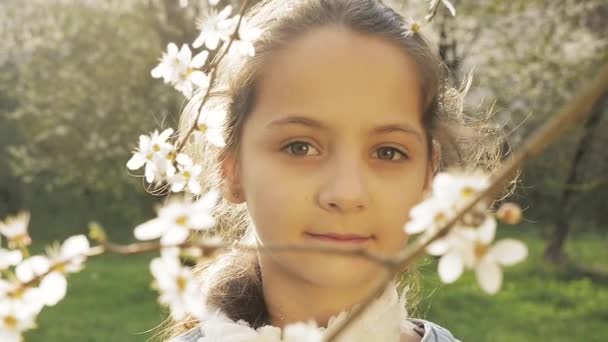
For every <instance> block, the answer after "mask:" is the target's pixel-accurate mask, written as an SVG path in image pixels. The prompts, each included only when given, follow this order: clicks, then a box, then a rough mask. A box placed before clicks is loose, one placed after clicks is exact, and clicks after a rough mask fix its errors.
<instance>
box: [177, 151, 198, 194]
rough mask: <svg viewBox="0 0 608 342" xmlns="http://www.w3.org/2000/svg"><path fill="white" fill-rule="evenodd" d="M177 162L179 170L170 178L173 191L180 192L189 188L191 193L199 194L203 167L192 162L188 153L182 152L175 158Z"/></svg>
mask: <svg viewBox="0 0 608 342" xmlns="http://www.w3.org/2000/svg"><path fill="white" fill-rule="evenodd" d="M175 161H176V162H177V172H176V173H175V175H173V176H172V177H171V179H170V181H171V191H173V192H179V191H182V190H184V189H187V190H188V191H190V192H191V193H193V194H195V195H198V194H200V192H201V184H200V181H199V177H200V175H201V172H202V171H203V167H202V166H201V165H198V164H194V163H192V159H190V157H188V155H186V154H183V153H180V154H178V155H177V157H176V158H175Z"/></svg>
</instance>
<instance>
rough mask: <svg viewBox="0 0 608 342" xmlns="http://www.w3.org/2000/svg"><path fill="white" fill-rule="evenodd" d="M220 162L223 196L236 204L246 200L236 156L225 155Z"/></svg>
mask: <svg viewBox="0 0 608 342" xmlns="http://www.w3.org/2000/svg"><path fill="white" fill-rule="evenodd" d="M220 164H221V169H222V185H221V190H222V197H224V199H226V200H227V201H229V202H232V203H234V204H238V203H243V202H245V194H244V192H243V189H242V186H241V180H240V175H239V172H238V171H239V168H238V163H237V160H236V158H235V157H234V156H233V155H227V156H224V158H222V160H221V161H220Z"/></svg>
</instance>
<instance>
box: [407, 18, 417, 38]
mask: <svg viewBox="0 0 608 342" xmlns="http://www.w3.org/2000/svg"><path fill="white" fill-rule="evenodd" d="M403 28H404V29H405V32H404V34H403V35H404V36H406V37H411V36H413V35H414V34H416V33H418V32H420V28H422V24H421V23H420V22H419V21H417V20H414V19H413V18H410V19H408V20H406V22H405V24H404V25H403Z"/></svg>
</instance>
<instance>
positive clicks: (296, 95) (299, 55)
mask: <svg viewBox="0 0 608 342" xmlns="http://www.w3.org/2000/svg"><path fill="white" fill-rule="evenodd" d="M257 91H258V93H257V95H258V96H257V99H256V104H255V106H254V108H253V111H252V112H251V113H250V114H249V116H248V118H247V120H246V122H245V124H244V127H243V130H242V136H241V145H240V146H241V147H240V151H239V155H238V157H237V158H236V159H235V158H228V159H227V160H226V161H225V162H224V165H223V166H224V172H225V174H226V176H227V180H228V182H229V184H231V185H232V186H233V189H234V188H237V189H238V190H239V191H240V193H241V194H242V195H241V198H242V199H243V200H244V201H246V202H247V206H248V209H249V213H250V215H251V218H252V220H253V223H254V225H255V229H256V233H257V237H258V240H259V242H260V243H262V244H300V245H309V246H331V247H336V248H347V249H348V248H365V249H367V250H369V251H371V252H375V253H380V254H384V255H391V254H394V253H395V252H396V251H398V250H399V249H400V248H402V247H403V246H404V245H405V243H406V242H407V236H406V235H405V233H404V231H403V226H404V224H405V223H406V221H407V219H408V212H409V210H410V208H412V206H414V205H415V204H416V203H418V202H419V201H420V200H421V199H422V197H423V192H424V190H425V189H426V185H427V184H428V181H429V178H430V177H431V175H432V172H431V167H430V163H429V162H428V151H427V144H426V135H425V133H424V130H423V127H422V124H421V115H422V114H421V113H422V104H421V90H420V85H419V82H418V79H417V76H416V68H415V65H414V62H413V61H412V60H411V59H410V58H409V57H408V56H406V55H405V54H404V53H403V51H402V50H400V48H399V47H397V46H396V45H394V44H393V43H390V42H388V41H384V40H382V39H381V38H378V37H370V36H365V35H360V34H357V33H352V32H349V31H347V30H346V29H340V28H337V27H326V28H320V29H317V30H315V31H312V32H309V33H307V34H305V35H304V36H302V37H300V38H299V39H297V40H295V41H294V42H291V43H290V44H289V46H288V47H287V48H286V49H284V50H282V51H280V52H279V53H276V54H275V55H273V57H272V60H270V61H269V62H268V63H267V64H266V67H265V69H264V72H263V77H262V78H261V80H260V81H259V83H258V88H257ZM260 261H261V265H262V268H263V272H264V268H266V269H267V270H273V272H275V271H276V272H284V273H285V274H290V275H294V274H296V275H297V277H300V278H302V280H305V281H307V282H309V283H313V284H316V285H319V286H327V287H336V286H338V287H344V286H348V287H350V286H361V285H362V284H364V283H368V282H369V280H370V279H371V278H372V277H377V276H378V275H379V274H380V273H378V272H380V269H378V268H377V267H375V266H374V265H373V264H372V263H370V262H368V261H365V260H363V259H361V258H347V257H342V256H335V255H324V254H311V253H301V252H289V253H287V252H283V253H280V254H276V255H274V256H270V255H267V254H265V253H261V255H260ZM294 271H295V273H294Z"/></svg>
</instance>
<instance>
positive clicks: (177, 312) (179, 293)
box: [150, 255, 205, 320]
mask: <svg viewBox="0 0 608 342" xmlns="http://www.w3.org/2000/svg"><path fill="white" fill-rule="evenodd" d="M150 271H151V272H152V275H153V276H154V279H155V287H156V288H157V289H158V291H159V292H160V298H159V302H160V303H161V304H164V305H167V306H168V307H169V308H170V310H171V313H172V315H173V318H174V319H176V320H181V319H184V318H185V317H186V316H187V315H188V314H191V315H193V316H195V317H197V318H202V317H203V315H204V314H205V307H204V299H203V296H202V291H201V287H200V284H199V283H198V282H197V281H196V280H195V277H194V275H193V274H192V271H191V270H190V268H188V267H185V266H182V265H181V263H180V262H179V259H178V258H177V257H172V256H168V255H165V256H163V257H160V258H155V259H154V260H152V262H151V263H150Z"/></svg>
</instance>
